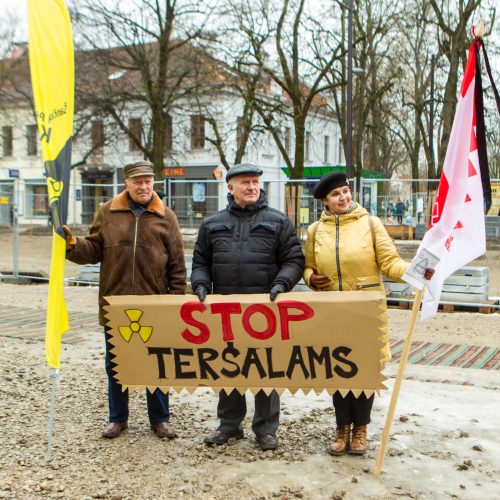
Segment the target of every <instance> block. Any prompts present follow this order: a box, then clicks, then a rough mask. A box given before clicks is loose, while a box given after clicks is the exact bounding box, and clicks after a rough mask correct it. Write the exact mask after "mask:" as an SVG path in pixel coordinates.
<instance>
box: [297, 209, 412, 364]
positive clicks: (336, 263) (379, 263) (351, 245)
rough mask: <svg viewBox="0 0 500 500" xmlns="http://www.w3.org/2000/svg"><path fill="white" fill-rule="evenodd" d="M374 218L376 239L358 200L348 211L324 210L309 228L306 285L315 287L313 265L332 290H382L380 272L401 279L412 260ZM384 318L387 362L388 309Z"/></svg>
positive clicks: (367, 214)
mask: <svg viewBox="0 0 500 500" xmlns="http://www.w3.org/2000/svg"><path fill="white" fill-rule="evenodd" d="M372 222H373V229H374V233H375V234H374V236H375V242H374V241H373V237H372V232H371V230H370V223H369V213H368V212H367V211H366V210H365V209H364V208H363V207H361V206H360V205H358V204H357V205H356V208H355V209H354V210H353V211H352V212H351V213H349V214H340V215H328V214H327V213H326V212H323V213H322V214H321V219H320V222H319V224H318V223H316V222H315V223H314V224H311V225H310V226H309V227H308V229H307V242H306V266H305V270H304V281H305V283H306V284H307V286H309V287H310V288H313V287H311V285H310V278H311V275H312V273H313V269H316V271H317V272H318V274H322V275H324V276H328V278H329V279H330V286H329V288H328V290H331V291H350V290H369V291H372V290H381V291H383V290H384V287H383V284H382V275H381V273H383V274H385V276H387V277H388V278H389V279H391V280H393V281H401V276H402V275H403V274H404V273H405V271H406V270H407V269H408V266H409V264H408V263H407V262H405V261H404V260H403V259H401V257H400V256H399V254H398V252H397V250H396V247H395V246H394V243H393V241H392V239H391V237H390V236H389V235H388V234H387V231H386V230H385V228H384V226H383V224H382V222H381V221H380V219H379V218H378V217H372ZM316 224H318V226H317V229H316V234H315V237H314V239H315V244H314V245H313V232H314V228H315V226H316ZM313 246H314V251H313ZM313 290H314V288H313ZM381 319H382V320H383V321H384V326H383V332H384V335H383V337H382V338H381V340H383V341H384V343H385V347H384V349H383V355H382V362H386V361H389V360H390V359H391V352H390V347H389V336H388V332H387V311H386V310H384V312H383V315H382V318H381Z"/></svg>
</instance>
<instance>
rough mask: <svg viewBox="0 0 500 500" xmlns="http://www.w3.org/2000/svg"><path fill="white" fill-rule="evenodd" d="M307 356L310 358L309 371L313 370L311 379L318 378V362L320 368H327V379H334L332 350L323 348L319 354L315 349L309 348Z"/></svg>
mask: <svg viewBox="0 0 500 500" xmlns="http://www.w3.org/2000/svg"><path fill="white" fill-rule="evenodd" d="M307 355H308V357H309V369H310V370H311V378H316V366H315V363H316V362H317V363H318V364H319V365H320V366H321V365H324V366H325V378H332V377H333V373H332V361H331V359H330V350H329V349H328V347H322V348H321V352H320V353H317V352H316V351H315V350H314V347H312V346H307Z"/></svg>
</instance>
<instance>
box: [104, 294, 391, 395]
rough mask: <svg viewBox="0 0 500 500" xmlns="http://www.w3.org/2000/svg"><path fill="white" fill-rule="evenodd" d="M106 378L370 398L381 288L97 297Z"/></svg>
mask: <svg viewBox="0 0 500 500" xmlns="http://www.w3.org/2000/svg"><path fill="white" fill-rule="evenodd" d="M106 300H107V301H108V303H109V305H108V306H106V307H105V309H106V311H107V314H106V317H107V319H108V326H109V327H110V329H111V330H110V334H111V339H110V342H111V344H112V345H113V346H114V347H113V349H112V350H111V352H112V353H113V354H114V355H115V356H116V357H115V358H114V360H113V361H114V362H115V363H116V364H117V366H116V368H115V370H116V377H115V378H116V380H117V381H118V382H119V383H120V384H122V385H123V386H125V387H129V388H134V387H147V388H149V389H150V390H154V389H156V388H157V387H159V388H160V389H161V390H163V391H168V390H169V389H174V390H176V391H180V390H182V389H187V390H188V391H193V390H194V389H196V388H197V387H211V388H212V389H213V390H215V391H219V390H220V389H222V388H223V389H225V390H226V391H227V392H230V391H231V390H233V389H236V390H238V391H240V392H241V393H243V392H244V391H245V390H247V389H250V390H251V391H252V392H253V393H256V392H257V391H259V390H260V389H263V390H264V391H265V392H267V393H269V392H271V391H272V390H273V389H276V390H277V391H278V392H279V393H281V392H283V390H285V389H289V390H290V391H291V392H292V393H295V392H297V391H298V390H303V391H304V392H306V393H307V392H309V391H310V390H314V391H316V392H317V393H319V392H321V391H323V390H325V389H326V390H327V391H328V392H329V393H330V394H332V393H333V392H335V391H337V390H338V391H340V392H341V393H342V394H344V395H345V394H347V393H348V392H349V391H352V392H353V393H354V394H355V395H356V396H359V394H361V393H365V394H366V395H367V396H370V395H371V394H373V393H374V392H377V393H378V391H379V390H380V389H386V387H385V386H384V385H383V381H384V380H385V378H386V377H384V376H383V375H382V374H381V349H382V348H383V342H382V341H381V340H380V337H381V336H382V335H383V331H382V326H383V322H382V320H381V315H382V314H383V311H384V303H385V295H384V294H383V293H382V292H375V291H373V292H368V291H361V292H321V293H311V292H301V293H283V294H280V295H279V296H278V298H277V300H276V301H275V302H270V301H269V296H268V295H267V294H252V295H209V296H207V298H206V300H205V302H199V300H198V298H197V297H196V296H195V295H148V296H138V295H123V296H112V297H106Z"/></svg>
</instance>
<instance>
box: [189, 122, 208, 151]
mask: <svg viewBox="0 0 500 500" xmlns="http://www.w3.org/2000/svg"><path fill="white" fill-rule="evenodd" d="M204 147H205V120H204V119H203V116H202V115H194V116H192V117H191V149H203V148H204Z"/></svg>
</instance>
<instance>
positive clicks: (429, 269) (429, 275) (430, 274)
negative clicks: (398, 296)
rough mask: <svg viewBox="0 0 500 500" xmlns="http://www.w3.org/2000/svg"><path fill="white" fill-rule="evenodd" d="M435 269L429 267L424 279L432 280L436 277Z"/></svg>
mask: <svg viewBox="0 0 500 500" xmlns="http://www.w3.org/2000/svg"><path fill="white" fill-rule="evenodd" d="M434 272H435V269H433V268H432V267H428V268H427V269H426V270H425V272H424V278H425V279H426V280H430V279H431V278H432V277H433V276H434Z"/></svg>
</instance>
